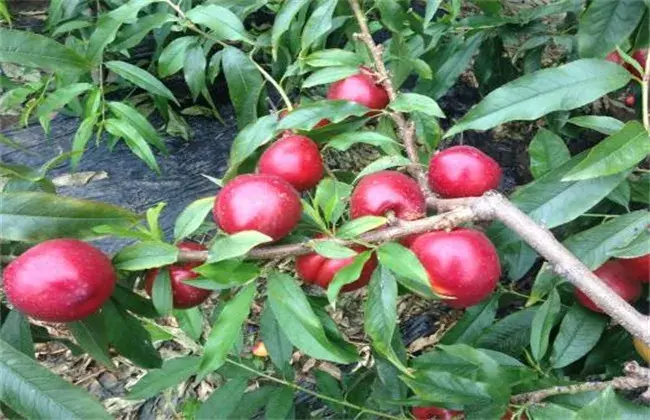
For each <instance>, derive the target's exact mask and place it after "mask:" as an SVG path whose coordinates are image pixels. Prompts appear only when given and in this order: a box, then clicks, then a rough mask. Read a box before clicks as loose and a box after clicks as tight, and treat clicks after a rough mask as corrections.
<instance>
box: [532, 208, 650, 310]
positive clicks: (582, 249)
mask: <svg viewBox="0 0 650 420" xmlns="http://www.w3.org/2000/svg"><path fill="white" fill-rule="evenodd" d="M648 224H650V214H649V213H648V211H645V210H639V211H635V212H632V213H628V214H625V215H621V216H619V217H616V218H615V219H613V220H611V221H609V222H606V223H602V224H600V225H597V226H594V227H593V228H591V229H587V230H585V231H582V232H580V233H577V234H575V235H573V236H570V237H569V238H568V239H566V240H565V241H564V242H562V245H564V247H566V248H567V249H568V250H569V251H570V252H571V253H572V254H573V255H575V256H576V257H577V258H578V259H579V260H580V261H582V263H583V264H585V265H586V266H587V267H588V268H589V269H591V270H595V269H596V268H598V267H600V266H601V265H602V264H603V263H604V262H605V261H607V260H608V259H609V258H610V256H611V253H612V252H613V251H614V250H615V249H618V248H621V247H623V246H626V245H627V244H629V243H630V241H632V240H633V239H634V238H635V237H636V236H637V235H638V234H639V232H641V231H643V229H644V228H645V227H646V226H648ZM646 249H647V248H646ZM646 253H647V252H646ZM559 281H561V279H560V277H558V276H557V275H556V274H555V273H554V272H553V271H552V270H551V269H550V267H549V266H548V265H547V264H544V265H543V266H542V269H541V270H540V271H539V273H538V274H537V278H536V279H535V284H534V285H533V290H532V291H531V294H530V298H529V299H528V304H529V305H530V304H533V303H535V302H537V301H538V300H539V299H541V298H543V297H544V296H546V294H547V293H548V292H549V291H550V290H551V289H552V288H553V287H554V286H555V285H556V284H557V283H558V282H559Z"/></svg>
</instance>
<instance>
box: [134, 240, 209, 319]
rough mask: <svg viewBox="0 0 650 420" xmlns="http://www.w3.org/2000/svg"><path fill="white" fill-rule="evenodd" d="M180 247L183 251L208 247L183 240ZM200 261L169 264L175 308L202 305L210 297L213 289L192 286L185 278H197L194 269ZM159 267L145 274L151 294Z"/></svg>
mask: <svg viewBox="0 0 650 420" xmlns="http://www.w3.org/2000/svg"><path fill="white" fill-rule="evenodd" d="M178 248H179V249H181V250H183V251H205V250H206V248H205V247H204V246H203V245H201V244H197V243H194V242H181V243H180V244H178ZM199 265H201V264H200V263H186V264H179V265H170V266H169V278H170V280H171V284H172V296H173V300H174V308H176V309H187V308H193V307H194V306H197V305H200V304H201V303H203V302H205V300H206V299H207V298H208V297H210V295H211V294H212V290H206V289H199V288H198V287H194V286H190V285H189V284H187V283H185V280H191V279H195V278H197V277H198V276H199V275H198V274H197V273H195V272H194V271H192V269H193V268H194V267H198V266H199ZM158 272H159V269H157V268H155V269H153V270H149V271H148V272H147V275H146V276H145V286H144V287H145V289H146V291H147V293H149V296H152V294H151V290H152V289H153V283H154V281H155V280H156V276H157V275H158Z"/></svg>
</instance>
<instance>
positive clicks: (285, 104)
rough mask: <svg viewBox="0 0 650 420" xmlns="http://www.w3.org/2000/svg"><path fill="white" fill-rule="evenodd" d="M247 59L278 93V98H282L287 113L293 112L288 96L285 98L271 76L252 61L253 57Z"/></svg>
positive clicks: (280, 87) (284, 93)
mask: <svg viewBox="0 0 650 420" xmlns="http://www.w3.org/2000/svg"><path fill="white" fill-rule="evenodd" d="M248 58H249V59H250V60H251V62H252V63H253V64H254V65H255V67H256V68H257V70H258V71H259V72H260V73H262V76H264V78H265V79H266V80H267V81H268V82H269V83H270V84H271V85H273V87H274V88H275V90H277V91H278V93H279V94H280V97H281V98H282V102H284V106H285V107H286V108H287V111H289V112H291V111H293V105H292V104H291V99H289V96H287V93H286V92H285V91H284V89H282V86H280V84H279V83H278V82H276V81H275V79H274V78H273V76H271V75H270V74H269V73H268V72H267V71H266V70H264V68H263V67H262V66H260V65H259V64H257V62H256V61H255V60H253V57H252V56H251V55H249V56H248Z"/></svg>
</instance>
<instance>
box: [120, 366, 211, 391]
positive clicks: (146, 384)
mask: <svg viewBox="0 0 650 420" xmlns="http://www.w3.org/2000/svg"><path fill="white" fill-rule="evenodd" d="M200 361H201V359H200V358H198V357H197V356H185V357H177V358H174V359H169V360H165V361H164V362H163V364H162V366H161V367H160V369H153V370H150V371H149V372H147V374H146V375H144V376H143V377H142V378H140V380H139V381H138V382H137V383H136V384H135V385H134V386H133V388H131V391H130V392H129V394H128V395H127V398H128V399H130V400H144V399H147V398H151V397H153V396H155V395H157V394H159V393H161V392H162V391H164V390H166V389H167V388H171V387H173V386H176V385H178V384H179V383H181V382H184V381H186V380H187V379H189V377H190V376H192V375H194V374H195V373H196V371H197V369H198V368H199V363H200Z"/></svg>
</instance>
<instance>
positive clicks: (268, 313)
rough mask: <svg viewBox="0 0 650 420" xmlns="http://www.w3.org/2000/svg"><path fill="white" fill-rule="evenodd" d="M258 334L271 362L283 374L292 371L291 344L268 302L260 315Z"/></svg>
mask: <svg viewBox="0 0 650 420" xmlns="http://www.w3.org/2000/svg"><path fill="white" fill-rule="evenodd" d="M260 335H261V337H262V342H263V343H264V347H266V350H267V351H268V352H269V357H270V358H271V361H272V362H273V364H274V365H275V366H276V367H277V368H278V369H279V370H280V371H281V372H283V373H284V374H285V375H286V374H287V373H292V372H293V371H292V368H291V355H292V354H293V344H291V341H289V338H288V337H287V335H286V334H285V333H284V332H283V331H282V329H281V328H280V324H279V323H278V320H277V319H276V318H275V314H274V313H273V311H272V310H271V306H270V304H268V305H265V306H264V310H262V315H261V316H260Z"/></svg>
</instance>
